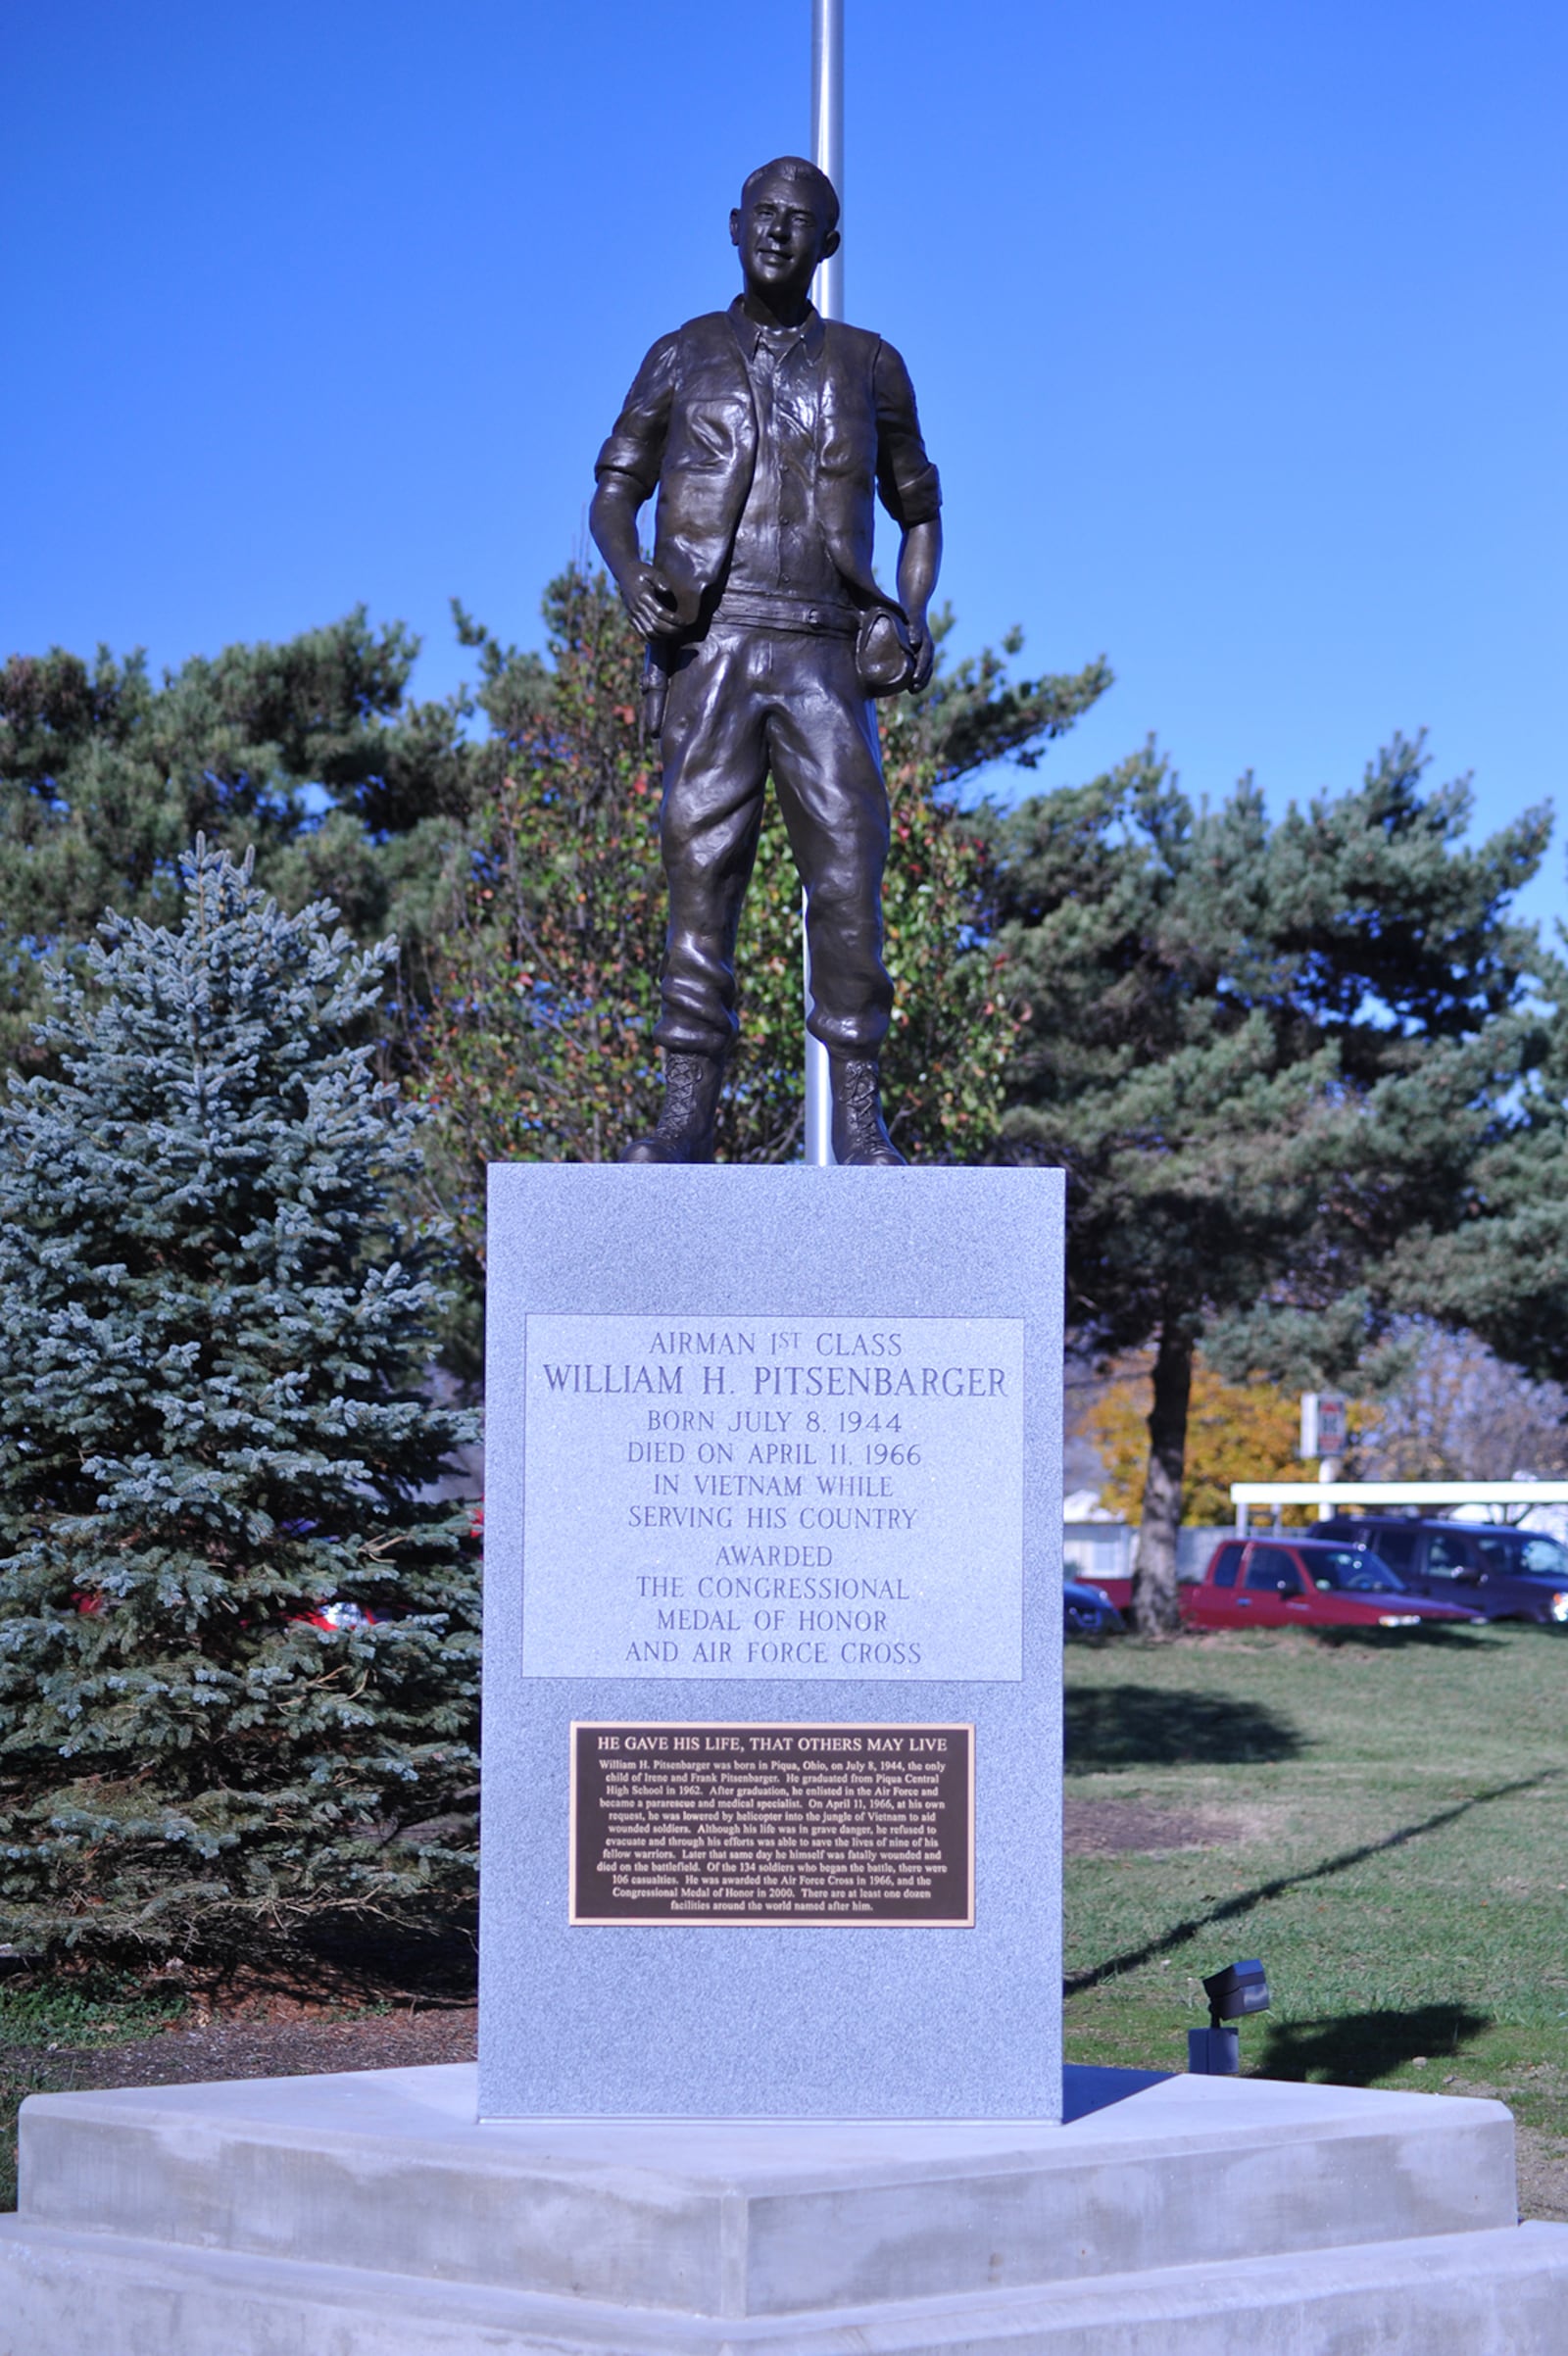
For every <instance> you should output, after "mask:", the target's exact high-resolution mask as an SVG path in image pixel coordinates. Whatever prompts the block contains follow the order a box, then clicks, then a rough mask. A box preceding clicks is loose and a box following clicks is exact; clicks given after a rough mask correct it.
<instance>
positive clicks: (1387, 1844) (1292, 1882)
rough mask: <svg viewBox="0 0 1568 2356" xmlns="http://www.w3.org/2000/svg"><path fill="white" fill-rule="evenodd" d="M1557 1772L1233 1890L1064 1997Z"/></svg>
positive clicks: (1079, 1975) (1077, 1976)
mask: <svg viewBox="0 0 1568 2356" xmlns="http://www.w3.org/2000/svg"><path fill="white" fill-rule="evenodd" d="M1562 1773H1563V1770H1562V1769H1561V1768H1560V1767H1544V1768H1543V1769H1542V1771H1541V1773H1540V1774H1539V1775H1521V1776H1516V1777H1515V1778H1514V1780H1513V1781H1512V1782H1511V1783H1507V1784H1494V1785H1492V1787H1491V1788H1490V1790H1488V1791H1486V1792H1472V1794H1471V1796H1470V1797H1469V1798H1468V1799H1460V1800H1455V1801H1454V1803H1453V1805H1452V1807H1451V1808H1439V1809H1438V1810H1437V1812H1436V1813H1435V1814H1434V1815H1431V1816H1423V1817H1421V1818H1419V1819H1418V1820H1417V1822H1416V1823H1414V1824H1403V1825H1399V1826H1398V1827H1397V1829H1396V1830H1395V1831H1394V1832H1392V1833H1385V1835H1384V1836H1383V1839H1382V1840H1381V1841H1361V1842H1359V1843H1358V1844H1357V1846H1356V1847H1354V1848H1345V1849H1341V1850H1339V1851H1338V1853H1337V1854H1336V1855H1334V1856H1332V1857H1325V1858H1324V1859H1323V1862H1322V1863H1321V1864H1320V1865H1309V1866H1307V1867H1305V1868H1304V1869H1303V1871H1302V1872H1300V1873H1296V1874H1281V1875H1280V1876H1279V1877H1278V1879H1277V1880H1275V1881H1272V1882H1258V1883H1256V1884H1254V1886H1253V1888H1252V1889H1250V1890H1238V1892H1237V1894H1236V1895H1235V1897H1233V1898H1226V1899H1225V1900H1224V1901H1223V1902H1222V1903H1221V1904H1220V1905H1217V1906H1210V1907H1209V1909H1208V1911H1207V1913H1206V1914H1190V1915H1188V1916H1187V1917H1186V1918H1185V1919H1184V1920H1183V1921H1181V1922H1179V1923H1173V1924H1172V1925H1171V1927H1170V1929H1169V1930H1168V1931H1164V1932H1162V1933H1161V1934H1160V1936H1159V1937H1158V1938H1157V1939H1145V1940H1144V1942H1143V1944H1142V1945H1141V1946H1136V1947H1128V1948H1125V1949H1124V1950H1123V1952H1122V1953H1121V1954H1120V1955H1111V1956H1108V1957H1107V1958H1106V1960H1105V1961H1104V1962H1103V1963H1097V1964H1093V1965H1091V1966H1090V1968H1089V1970H1088V1971H1084V1972H1074V1973H1072V1974H1071V1975H1070V1977H1069V1978H1068V1979H1067V1981H1066V1982H1065V1984H1064V1988H1063V1993H1064V1994H1066V1995H1069V1996H1077V1995H1082V1994H1083V1992H1084V1990H1085V1989H1086V1988H1099V1987H1100V1986H1101V1985H1102V1984H1103V1982H1104V1981H1106V1980H1115V1979H1118V1978H1119V1977H1120V1975H1121V1974H1122V1973H1123V1972H1134V1971H1137V1970H1138V1968H1139V1966H1140V1965H1141V1964H1146V1963H1152V1962H1153V1961H1154V1960H1155V1958H1156V1957H1158V1956H1160V1955H1168V1954H1169V1953H1170V1952H1171V1951H1172V1949H1174V1948H1176V1947H1182V1946H1185V1945H1186V1944H1187V1941H1188V1940H1189V1939H1196V1938H1197V1936H1198V1934H1199V1933H1200V1931H1207V1930H1211V1929H1213V1928H1214V1926H1215V1925H1216V1924H1219V1923H1231V1922H1235V1921H1237V1920H1238V1918H1239V1917H1240V1916H1242V1915H1244V1914H1250V1912H1251V1910H1252V1908H1253V1907H1254V1906H1259V1905H1262V1904H1263V1902H1264V1901H1265V1900H1266V1899H1268V1898H1279V1897H1283V1896H1284V1895H1285V1893H1286V1891H1287V1890H1304V1889H1307V1888H1308V1887H1309V1886H1310V1885H1311V1884H1312V1883H1313V1882H1327V1881H1332V1879H1333V1877H1334V1876H1335V1875H1336V1874H1343V1873H1348V1872H1349V1870H1350V1868H1351V1866H1353V1865H1364V1864H1365V1863H1366V1860H1367V1859H1368V1858H1369V1857H1378V1856H1382V1855H1383V1854H1385V1852H1386V1851H1387V1850H1389V1849H1395V1848H1403V1846H1404V1845H1405V1843H1406V1841H1419V1840H1420V1838H1421V1836H1422V1835H1423V1834H1424V1833H1436V1832H1441V1830H1442V1829H1443V1827H1444V1826H1445V1825H1448V1824H1457V1823H1458V1821H1459V1819H1460V1818H1461V1817H1462V1816H1468V1815H1469V1814H1470V1812H1471V1810H1472V1809H1473V1808H1484V1807H1487V1806H1489V1805H1490V1803H1491V1802H1492V1801H1493V1800H1495V1799H1508V1798H1511V1797H1512V1796H1513V1794H1514V1793H1515V1792H1539V1791H1540V1790H1541V1788H1542V1787H1543V1786H1544V1785H1545V1784H1551V1783H1555V1782H1556V1781H1557V1779H1558V1777H1559V1776H1560V1775H1561V1774H1562ZM1268 2075H1269V2076H1273V2077H1277V2076H1278V2075H1279V2073H1278V2072H1277V2071H1273V2072H1269V2073H1268Z"/></svg>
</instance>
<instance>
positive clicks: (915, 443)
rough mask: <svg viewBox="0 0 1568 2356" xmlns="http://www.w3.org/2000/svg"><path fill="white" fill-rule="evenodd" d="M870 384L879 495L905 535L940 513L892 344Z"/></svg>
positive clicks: (938, 491) (881, 350)
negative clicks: (871, 384) (874, 388)
mask: <svg viewBox="0 0 1568 2356" xmlns="http://www.w3.org/2000/svg"><path fill="white" fill-rule="evenodd" d="M650 357H652V355H650ZM873 381H874V383H875V387H876V487H877V493H878V496H879V497H880V499H881V501H882V505H883V506H884V507H885V508H886V509H887V512H888V514H889V515H891V516H892V518H893V520H894V522H895V523H897V524H898V525H899V526H900V527H901V529H903V530H904V531H909V530H910V529H912V527H913V526H914V525H915V524H917V523H929V522H931V520H932V519H933V517H934V516H935V515H938V514H939V512H940V510H941V507H942V484H941V481H940V479H939V477H938V475H937V470H936V468H935V466H932V464H931V461H930V460H929V459H928V458H927V456H926V454H925V444H924V442H923V441H922V440H921V438H920V418H919V413H918V412H917V411H916V409H915V406H914V387H913V385H912V384H911V383H910V382H909V371H908V369H907V368H906V367H905V365H904V362H903V360H902V359H901V358H900V356H899V354H898V353H897V352H896V351H895V350H894V349H893V346H892V345H891V344H879V345H878V346H877V354H876V364H875V368H874V371H873Z"/></svg>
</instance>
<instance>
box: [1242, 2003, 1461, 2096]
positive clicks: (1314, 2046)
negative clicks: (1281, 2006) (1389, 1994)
mask: <svg viewBox="0 0 1568 2356" xmlns="http://www.w3.org/2000/svg"><path fill="white" fill-rule="evenodd" d="M1491 2026H1492V2020H1491V2016H1490V2014H1488V2013H1484V2012H1475V2011H1473V2010H1472V2009H1471V2007H1470V2006H1469V2005H1468V2004H1417V2005H1413V2006H1412V2007H1411V2009H1410V2010H1409V2011H1408V2012H1393V2011H1390V2012H1347V2013H1341V2014H1340V2015H1339V2016H1338V2018H1332V2017H1325V2018H1324V2019H1322V2020H1317V2021H1270V2022H1269V2024H1268V2039H1267V2042H1266V2043H1265V2045H1264V2047H1263V2050H1262V2052H1261V2053H1260V2054H1259V2055H1258V2058H1257V2060H1256V2062H1255V2064H1254V2065H1253V2070H1254V2074H1255V2075H1256V2076H1257V2077H1259V2078H1291V2079H1298V2080H1304V2079H1317V2080H1320V2081H1321V2082H1322V2083H1323V2084H1324V2085H1325V2086H1372V2085H1374V2084H1375V2083H1376V2081H1377V2080H1378V2079H1380V2078H1387V2077H1389V2076H1391V2075H1392V2073H1393V2072H1394V2071H1396V2070H1397V2069H1399V2068H1401V2067H1402V2066H1403V2064H1404V2063H1406V2062H1412V2061H1415V2060H1416V2059H1417V2058H1418V2057H1430V2058H1432V2059H1434V2060H1436V2059H1440V2058H1446V2057H1447V2056H1448V2055H1449V2054H1454V2053H1457V2052H1458V2050H1459V2047H1460V2046H1461V2045H1462V2044H1465V2043H1468V2041H1469V2040H1470V2039H1471V2038H1472V2037H1479V2036H1480V2035H1481V2033H1482V2031H1483V2030H1484V2029H1490V2028H1491Z"/></svg>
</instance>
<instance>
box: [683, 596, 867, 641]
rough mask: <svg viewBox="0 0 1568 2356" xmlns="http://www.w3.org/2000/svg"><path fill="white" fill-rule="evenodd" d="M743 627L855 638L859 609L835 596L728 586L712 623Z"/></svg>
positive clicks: (815, 635) (825, 636) (713, 615)
mask: <svg viewBox="0 0 1568 2356" xmlns="http://www.w3.org/2000/svg"><path fill="white" fill-rule="evenodd" d="M726 623H728V624H729V625H731V626H732V627H734V628H736V629H742V630H785V631H797V632H799V633H801V634H802V635H803V636H806V637H810V638H854V637H855V636H856V634H857V632H858V629H859V626H860V615H859V613H858V609H857V608H856V607H854V606H846V605H841V604H839V603H838V602H837V601H836V600H834V599H832V598H799V597H768V596H766V595H764V594H763V593H761V592H760V591H756V590H751V589H726V590H725V592H724V594H723V596H722V597H721V598H720V599H719V601H718V603H717V605H716V606H715V607H714V608H713V612H712V615H711V624H717V625H719V626H723V625H724V624H726Z"/></svg>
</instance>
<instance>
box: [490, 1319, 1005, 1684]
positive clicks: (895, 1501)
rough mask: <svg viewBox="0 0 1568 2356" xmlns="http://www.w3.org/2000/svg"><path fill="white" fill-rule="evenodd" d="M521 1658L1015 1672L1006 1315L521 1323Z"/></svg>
mask: <svg viewBox="0 0 1568 2356" xmlns="http://www.w3.org/2000/svg"><path fill="white" fill-rule="evenodd" d="M524 1348H525V1352H526V1368H525V1381H526V1440H525V1456H524V1479H525V1506H524V1524H523V1563H522V1573H523V1615H522V1621H523V1662H522V1665H523V1674H524V1675H525V1676H531V1677H662V1678H734V1677H753V1678H823V1679H826V1678H855V1679H882V1678H889V1679H904V1678H922V1679H949V1678H957V1679H964V1678H980V1679H1016V1678H1018V1677H1019V1676H1020V1675H1021V1674H1022V1641H1023V1323H1022V1320H1021V1319H1017V1318H1010V1317H890V1318H875V1317H866V1318H807V1317H797V1318H779V1317H711V1318H710V1317H704V1318H685V1319H674V1318H663V1317H568V1316H530V1317H529V1318H528V1319H527V1323H526V1334H525V1343H524Z"/></svg>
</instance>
